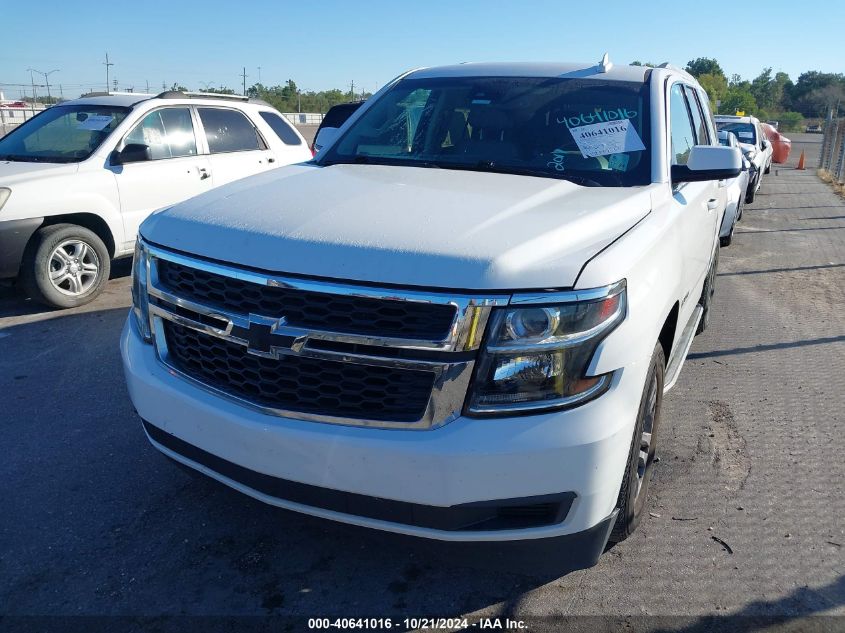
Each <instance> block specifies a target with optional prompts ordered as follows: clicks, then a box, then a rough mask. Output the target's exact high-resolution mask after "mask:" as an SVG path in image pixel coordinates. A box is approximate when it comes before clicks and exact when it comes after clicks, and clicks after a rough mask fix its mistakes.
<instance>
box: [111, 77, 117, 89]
mask: <svg viewBox="0 0 845 633" xmlns="http://www.w3.org/2000/svg"><path fill="white" fill-rule="evenodd" d="M111 82H112V83H113V84H114V91H115V92H117V77H115V78H114V79H112V80H111Z"/></svg>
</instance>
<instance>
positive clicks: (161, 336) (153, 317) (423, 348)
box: [148, 247, 510, 430]
mask: <svg viewBox="0 0 845 633" xmlns="http://www.w3.org/2000/svg"><path fill="white" fill-rule="evenodd" d="M159 260H168V261H171V262H176V263H178V264H180V265H183V266H186V267H193V268H198V269H200V270H204V271H206V272H209V273H212V274H214V275H218V276H220V277H223V278H226V277H228V278H232V279H239V280H242V281H249V282H250V283H254V284H256V285H257V286H258V287H261V286H265V287H272V286H277V285H283V286H285V287H290V288H297V289H300V290H305V291H313V292H319V293H335V294H348V295H354V296H363V297H369V298H375V299H380V300H384V301H403V302H404V301H407V302H429V303H440V304H450V305H454V306H455V307H456V311H455V318H454V321H453V323H452V327H451V328H450V329H449V332H448V334H447V336H446V337H445V338H444V339H443V340H433V341H429V340H418V339H404V338H395V337H378V336H370V335H359V334H349V333H342V332H332V331H325V330H317V329H306V328H301V327H292V326H290V325H287V324H286V323H285V321H284V315H280V314H261V315H257V314H241V313H235V312H231V311H227V310H221V309H219V308H218V307H214V306H209V305H206V304H204V303H202V302H198V301H195V300H194V299H192V298H190V297H183V296H179V295H177V294H175V293H173V292H171V291H170V290H169V289H167V288H165V287H164V286H163V284H162V283H161V281H160V279H159V276H158V261H159ZM148 261H149V269H148V270H149V276H148V292H149V295H150V298H151V301H150V321H151V330H152V332H153V337H154V343H155V346H156V349H157V353H158V357H159V360H160V362H162V363H163V364H164V365H166V366H167V367H168V369H169V370H170V371H172V372H175V373H176V374H178V375H180V376H181V377H182V378H184V379H186V380H188V381H190V382H192V383H193V384H195V385H197V386H199V387H201V388H203V389H205V390H207V391H210V392H212V393H215V394H216V395H218V396H221V397H224V398H227V399H229V400H233V401H236V402H238V403H239V404H241V405H243V406H247V407H250V408H253V409H256V410H259V411H261V412H262V413H266V414H269V415H275V416H283V417H288V418H295V419H301V420H308V421H314V422H324V423H330V424H342V425H351V426H365V427H378V428H395V429H418V430H420V429H431V428H436V427H439V426H443V425H444V424H447V423H448V422H450V421H452V420H453V419H455V418H457V417H458V416H459V415H460V414H461V411H462V408H463V403H464V399H465V396H466V392H467V388H468V386H469V381H470V378H471V376H472V370H473V367H474V364H475V360H474V359H475V356H474V355H472V354H470V355H468V354H467V352H473V351H475V350H477V349H478V348H479V346H480V344H481V340H482V337H483V334H484V330H485V328H486V325H487V320H488V318H489V316H490V311H491V309H492V307H493V306H498V305H505V304H507V303H508V300H509V298H510V296H509V295H491V296H476V295H463V296H461V295H457V296H456V295H453V294H445V293H427V292H420V291H404V290H394V289H387V288H372V287H366V286H356V285H351V284H341V283H335V282H327V281H314V280H303V279H298V278H288V277H282V276H277V275H270V274H264V273H257V272H253V271H245V270H242V269H238V268H235V267H233V266H230V265H226V264H217V263H213V262H208V261H205V260H199V259H194V258H191V257H186V256H184V255H181V254H178V253H173V252H170V251H168V250H165V249H161V248H158V247H149V260H148ZM165 321H171V322H173V323H176V324H178V325H181V326H183V327H187V328H191V329H193V330H196V331H198V332H201V333H203V334H204V335H207V336H213V337H217V338H219V339H222V340H225V341H227V342H229V343H234V344H237V345H241V346H245V347H247V350H246V351H247V353H250V354H255V355H259V356H265V357H268V356H269V357H275V358H279V357H281V356H297V355H299V356H303V357H308V358H313V359H325V360H327V361H329V360H330V361H334V362H338V361H340V362H343V363H353V364H357V365H362V366H376V367H389V368H394V369H397V370H424V371H429V372H431V373H432V374H433V375H434V382H433V387H432V391H431V396H430V398H429V402H428V405H427V407H426V409H425V412H424V413H423V415H422V416H421V417H420V418H419V419H418V420H416V421H413V422H407V421H391V420H371V419H364V418H347V417H337V416H333V415H322V414H315V413H313V412H307V413H306V412H301V411H291V410H286V409H281V408H273V407H267V406H264V405H259V404H257V403H255V402H251V401H249V400H247V399H244V398H243V397H240V396H238V395H234V394H231V393H228V392H226V391H224V390H221V389H220V388H218V387H214V386H211V385H208V384H205V383H203V382H202V381H200V380H197V379H196V378H195V377H194V376H191V375H189V374H186V373H185V372H183V371H181V370H180V369H179V368H178V367H176V366H175V364H174V363H173V362H172V359H171V358H170V354H169V352H168V347H167V339H166V337H165V331H164V322H165ZM256 324H261V325H267V324H271V326H272V327H271V329H272V333H273V334H274V335H277V336H276V338H278V339H280V340H286V341H287V340H289V341H292V343H290V344H289V345H288V344H285V345H279V346H272V347H270V348H269V349H264V350H260V351H259V350H253V349H251V348H250V341H249V340H247V338H245V337H244V336H242V334H243V333H245V332H249V330H250V327H252V326H255V325H256ZM317 342H329V343H333V344H342V345H341V348H342V347H349V348H350V350H349V351H344V350H343V349H326V348H325V347H316V346H315V345H314V344H315V343H317ZM352 346H356V347H352ZM359 346H363V347H366V348H367V349H366V350H365V351H362V350H361V347H359ZM378 348H381V349H383V350H384V352H379V349H378ZM397 351H401V354H402V357H394V356H395V355H396V353H397ZM432 352H433V353H435V356H436V358H434V359H432V358H431V353H432ZM415 353H416V354H417V355H419V354H420V353H423V357H420V358H415V357H414V355H415ZM452 354H454V355H455V359H454V360H453V359H452V358H450V356H451V355H452Z"/></svg>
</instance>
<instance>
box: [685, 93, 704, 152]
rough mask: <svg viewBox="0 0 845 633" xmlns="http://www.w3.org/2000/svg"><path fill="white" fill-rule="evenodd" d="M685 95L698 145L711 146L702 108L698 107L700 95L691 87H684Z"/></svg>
mask: <svg viewBox="0 0 845 633" xmlns="http://www.w3.org/2000/svg"><path fill="white" fill-rule="evenodd" d="M684 93H685V94H686V95H687V103H688V104H689V109H690V113H691V114H692V125H693V128H694V129H695V138H696V140H697V143H698V145H710V139H709V138H707V127H706V126H705V124H704V117H703V116H702V114H701V107H700V106H699V105H698V95H696V94H695V90H693V89H692V88H690V87H689V86H684Z"/></svg>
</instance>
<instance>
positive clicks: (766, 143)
mask: <svg viewBox="0 0 845 633" xmlns="http://www.w3.org/2000/svg"><path fill="white" fill-rule="evenodd" d="M771 146H772V143H771V142H770V141H769V139H767V138H764V139H763V149H769V148H770V147H771Z"/></svg>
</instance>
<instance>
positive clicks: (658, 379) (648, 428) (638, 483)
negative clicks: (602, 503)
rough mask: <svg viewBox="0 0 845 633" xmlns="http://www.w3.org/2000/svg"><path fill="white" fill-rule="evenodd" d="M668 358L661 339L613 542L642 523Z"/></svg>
mask: <svg viewBox="0 0 845 633" xmlns="http://www.w3.org/2000/svg"><path fill="white" fill-rule="evenodd" d="M665 369H666V361H665V358H664V355H663V346H662V345H661V344H660V343H658V344H657V345H655V346H654V351H653V352H652V353H651V362H650V363H649V367H648V375H647V376H646V381H645V387H644V388H643V395H642V399H641V400H640V408H639V411H638V413H637V423H636V425H635V426H634V437H633V439H632V440H631V450H630V451H629V453H628V463H627V466H626V468H625V473H624V475H623V476H622V477H623V478H622V487H621V488H620V490H619V500H618V502H617V507H618V508H619V514H618V515H617V517H616V523H615V524H614V526H613V531H612V532H611V533H610V540H611V541H613V542H614V543H618V542H620V541H624V540H625V539H626V538H628V537H629V536H631V534H632V533H633V532H634V530H635V529H637V525H639V523H640V518H641V517H642V513H643V508H645V502H646V499H647V498H648V484H649V481H651V471H652V468H653V466H654V456H655V448H656V443H655V440H656V438H657V430H658V427H659V426H660V409H661V406H662V404H663V377H664V371H665Z"/></svg>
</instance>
